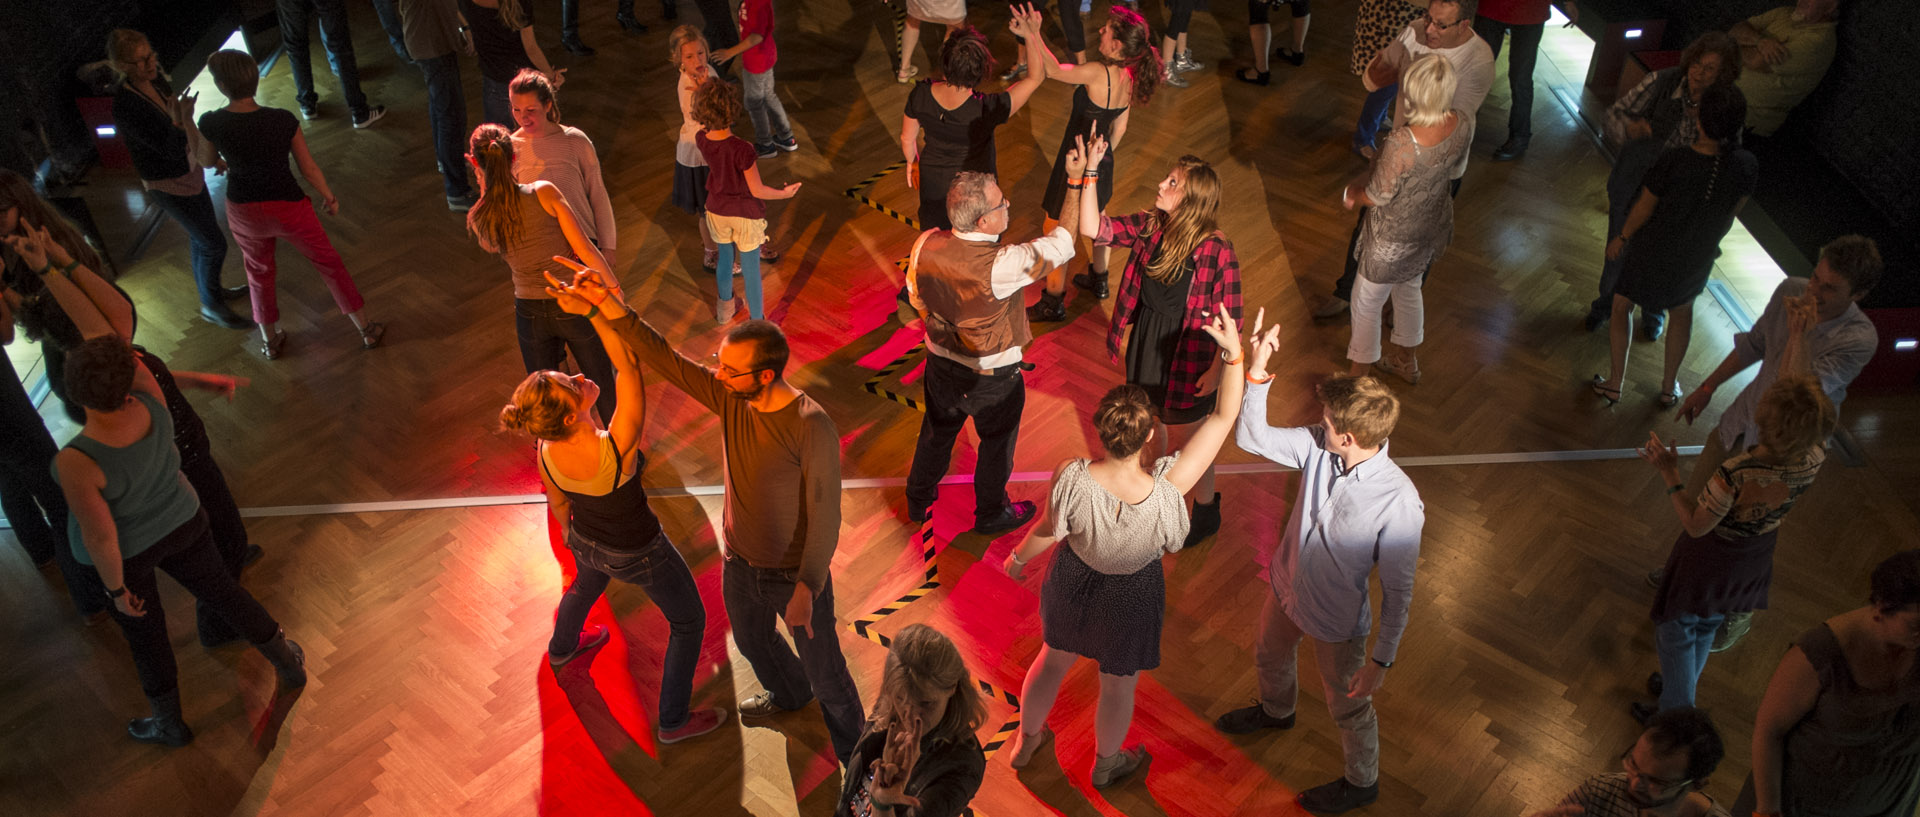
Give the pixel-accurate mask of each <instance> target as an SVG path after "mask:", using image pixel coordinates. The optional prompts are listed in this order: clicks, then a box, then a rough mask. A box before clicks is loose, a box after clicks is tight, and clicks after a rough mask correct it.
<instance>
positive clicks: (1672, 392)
mask: <svg viewBox="0 0 1920 817" xmlns="http://www.w3.org/2000/svg"><path fill="white" fill-rule="evenodd" d="M1680 396H1681V393H1680V381H1677V380H1676V381H1674V383H1673V385H1672V386H1670V387H1668V388H1667V390H1666V392H1664V393H1662V394H1661V395H1660V396H1659V397H1658V398H1656V399H1657V400H1658V401H1659V403H1660V407H1661V408H1673V407H1674V406H1676V405H1678V404H1679V403H1680Z"/></svg>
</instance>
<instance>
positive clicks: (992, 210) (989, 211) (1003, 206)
mask: <svg viewBox="0 0 1920 817" xmlns="http://www.w3.org/2000/svg"><path fill="white" fill-rule="evenodd" d="M1012 205H1013V202H1011V201H1009V200H1007V199H1001V200H1000V203H999V204H996V205H994V206H992V207H989V208H987V211H986V212H984V213H981V214H980V215H982V216H990V215H993V214H994V213H997V212H999V211H1001V210H1005V209H1007V208H1008V207H1011V206H1012Z"/></svg>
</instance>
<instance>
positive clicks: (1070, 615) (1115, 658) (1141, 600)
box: [1040, 542, 1167, 675]
mask: <svg viewBox="0 0 1920 817" xmlns="http://www.w3.org/2000/svg"><path fill="white" fill-rule="evenodd" d="M1166 611H1167V576H1166V572H1165V570H1163V569H1162V568H1161V566H1160V560H1158V559H1155V560H1154V561H1152V562H1150V563H1148V564H1147V566H1146V567H1143V568H1140V569H1139V570H1137V571H1134V572H1132V573H1127V574H1123V575H1115V574H1111V573H1101V572H1100V571H1098V570H1094V569H1093V568H1091V567H1088V566H1087V563H1086V562H1085V561H1083V560H1082V559H1081V558H1080V554H1077V553H1074V552H1073V547H1072V546H1071V545H1068V544H1067V543H1066V542H1061V543H1059V544H1058V545H1057V546H1055V547H1054V549H1053V567H1052V568H1051V569H1050V570H1049V571H1048V572H1047V579H1046V581H1045V583H1043V584H1042V585H1041V586H1040V624H1041V629H1042V631H1043V632H1044V633H1045V637H1046V642H1047V646H1049V647H1052V648H1054V649H1056V650H1065V651H1067V652H1070V653H1073V654H1075V655H1084V656H1086V657H1088V658H1091V659H1093V660H1094V661H1096V662H1099V664H1100V671H1101V672H1104V673H1106V674H1108V675H1132V674H1134V673H1136V672H1139V671H1141V670H1149V669H1153V668H1155V667H1158V666H1160V625H1161V623H1162V622H1163V621H1164V620H1165V619H1166Z"/></svg>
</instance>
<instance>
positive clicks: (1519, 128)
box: [1473, 15, 1547, 139]
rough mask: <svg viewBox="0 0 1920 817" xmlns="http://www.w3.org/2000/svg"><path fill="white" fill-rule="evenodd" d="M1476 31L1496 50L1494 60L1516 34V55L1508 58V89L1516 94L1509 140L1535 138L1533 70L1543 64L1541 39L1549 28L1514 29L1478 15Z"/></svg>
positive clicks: (1509, 115)
mask: <svg viewBox="0 0 1920 817" xmlns="http://www.w3.org/2000/svg"><path fill="white" fill-rule="evenodd" d="M1473 30H1474V33H1476V34H1479V35H1480V39H1483V40H1486V41H1487V45H1490V46H1492V47H1493V56H1494V59H1499V58H1500V45H1501V42H1502V41H1503V40H1505V39H1506V36H1507V33H1508V32H1512V33H1513V51H1511V52H1509V53H1508V54H1507V87H1508V88H1509V89H1510V90H1511V91H1512V92H1513V105H1512V107H1510V108H1508V110H1507V136H1509V137H1513V138H1519V139H1526V138H1529V137H1531V136H1533V66H1534V64H1535V63H1537V62H1539V61H1540V36H1541V35H1542V34H1544V33H1545V32H1546V30H1547V24H1546V23H1535V24H1533V25H1525V26H1521V25H1511V24H1508V23H1503V22H1500V21H1499V20H1495V19H1492V18H1489V17H1481V16H1479V15H1475V16H1474V18H1473Z"/></svg>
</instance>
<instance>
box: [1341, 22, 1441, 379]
mask: <svg viewBox="0 0 1920 817" xmlns="http://www.w3.org/2000/svg"><path fill="white" fill-rule="evenodd" d="M1458 84H1459V76H1458V73H1457V72H1456V71H1455V70H1454V68H1453V64H1452V63H1450V62H1447V59H1446V58H1445V57H1442V56H1440V55H1439V54H1428V55H1426V56H1424V57H1421V58H1419V59H1417V60H1414V61H1413V64H1412V65H1409V66H1407V70H1406V72H1405V73H1403V74H1402V75H1401V77H1400V104H1401V105H1402V106H1403V109H1404V110H1405V111H1406V112H1407V123H1406V124H1405V125H1402V126H1400V127H1398V128H1395V129H1394V130H1393V132H1392V133H1389V134H1387V140H1386V144H1384V145H1382V146H1381V147H1380V152H1379V153H1378V154H1377V155H1375V156H1374V158H1373V164H1372V166H1370V167H1369V168H1367V173H1366V175H1364V176H1361V177H1360V178H1358V179H1355V180H1353V181H1352V182H1351V183H1349V184H1348V185H1347V187H1346V190H1345V191H1344V192H1343V193H1342V195H1341V201H1342V203H1343V204H1344V205H1345V206H1346V207H1347V209H1349V210H1351V209H1353V208H1355V207H1365V208H1367V214H1366V219H1365V220H1364V221H1362V222H1361V225H1360V238H1359V240H1358V241H1356V242H1355V243H1354V248H1353V257H1354V259H1355V260H1356V261H1358V262H1359V264H1360V269H1359V277H1358V278H1356V279H1355V280H1354V284H1353V327H1352V328H1353V332H1352V335H1351V337H1350V339H1349V340H1348V342H1347V360H1348V361H1350V365H1349V367H1348V373H1349V374H1353V375H1363V374H1366V373H1367V371H1368V369H1369V368H1370V367H1373V366H1378V367H1380V368H1381V369H1382V370H1384V371H1386V372H1387V373H1389V374H1392V375H1393V376H1395V377H1398V378H1400V379H1401V380H1404V381H1406V382H1407V383H1408V384H1409V385H1414V384H1418V383H1419V382H1420V361H1419V359H1418V358H1417V357H1415V355H1414V351H1413V350H1414V347H1416V346H1419V345H1420V344H1421V342H1422V341H1424V340H1425V339H1426V334H1425V319H1426V310H1425V307H1424V305H1423V303H1422V299H1421V291H1420V288H1421V286H1423V285H1424V284H1425V283H1426V276H1427V270H1429V269H1431V268H1432V267H1433V262H1434V260H1435V259H1437V258H1439V257H1440V254H1441V253H1442V252H1445V251H1446V249H1447V244H1448V243H1449V242H1451V241H1452V240H1453V197H1452V196H1451V195H1449V192H1448V191H1449V188H1448V184H1449V182H1450V181H1451V179H1452V176H1453V171H1454V168H1457V167H1459V166H1460V163H1461V162H1463V161H1465V160H1466V155H1467V149H1468V148H1469V147H1471V146H1472V143H1473V112H1472V111H1460V110H1454V109H1453V92H1454V88H1455V87H1456V86H1457V85H1458ZM1389 299H1391V300H1392V301H1393V348H1392V350H1391V352H1390V353H1389V354H1387V355H1385V356H1384V357H1383V356H1382V355H1381V351H1380V323H1381V321H1380V311H1381V309H1383V308H1384V307H1385V306H1386V304H1387V301H1388V300H1389Z"/></svg>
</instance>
